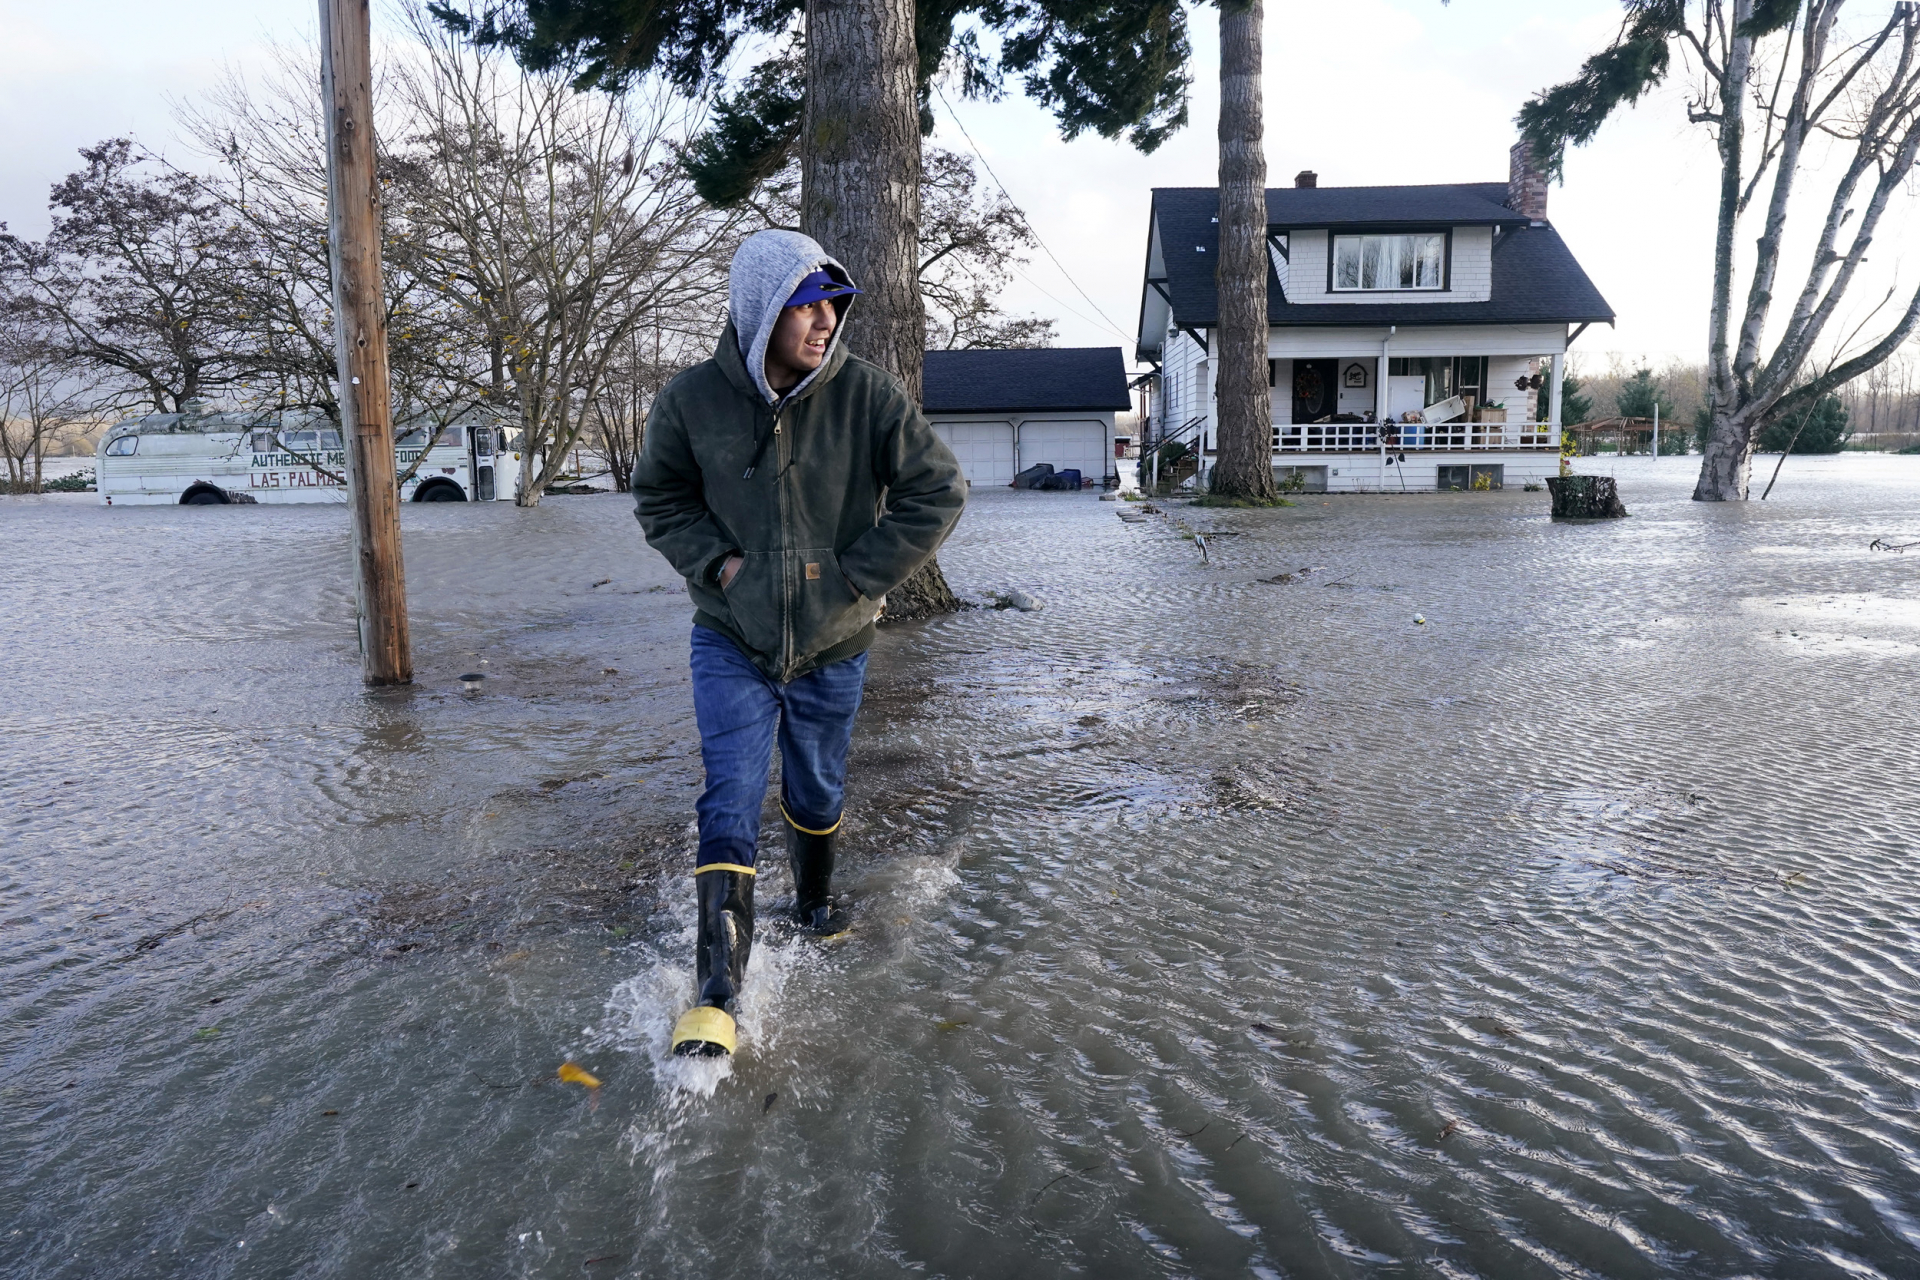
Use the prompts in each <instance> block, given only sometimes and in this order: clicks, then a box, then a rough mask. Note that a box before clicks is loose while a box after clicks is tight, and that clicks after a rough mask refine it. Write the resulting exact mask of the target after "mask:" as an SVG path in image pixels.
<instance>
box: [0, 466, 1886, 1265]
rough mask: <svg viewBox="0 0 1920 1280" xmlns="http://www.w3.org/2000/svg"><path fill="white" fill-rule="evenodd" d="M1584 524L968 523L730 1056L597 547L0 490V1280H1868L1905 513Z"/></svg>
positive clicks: (1836, 490) (1650, 471) (614, 518)
mask: <svg viewBox="0 0 1920 1280" xmlns="http://www.w3.org/2000/svg"><path fill="white" fill-rule="evenodd" d="M1695 461H1697V460H1695ZM1600 469H1605V464H1601V468H1600ZM1615 469H1616V470H1617V473H1618V475H1619V476H1620V479H1621V485H1622V491H1623V494H1624V496H1625V499H1626V501H1627V504H1628V506H1629V508H1630V509H1631V510H1632V511H1633V518H1632V519H1630V520H1627V521H1622V522H1615V523H1609V524H1597V525H1577V526H1576V525H1566V524H1559V525H1556V524H1553V523H1551V522H1550V521H1548V520H1547V519H1546V517H1545V495H1544V494H1526V493H1519V492H1506V493H1495V494H1444V495H1425V496H1421V495H1415V496H1392V497H1386V496H1364V497H1340V498H1330V499H1326V500H1324V501H1323V500H1321V499H1318V498H1306V499H1303V500H1302V501H1301V505H1299V506H1297V507H1294V508H1292V509H1288V510H1283V511H1277V512H1241V511H1218V510H1200V509H1194V508H1186V507H1180V506H1174V507H1172V508H1171V509H1170V511H1169V512H1168V513H1167V514H1166V515H1164V516H1154V517H1149V518H1147V519H1146V520H1144V521H1140V522H1138V523H1129V522H1123V521H1122V520H1119V519H1116V518H1115V517H1116V504H1113V503H1104V502H1099V501H1097V500H1095V498H1094V497H1093V495H1060V494H1016V493H1007V492H998V491H996V492H985V493H981V494H978V495H976V499H975V501H974V503H973V505H972V507H971V508H970V510H969V512H968V514H967V516H966V518H965V520H964V521H963V522H962V524H961V527H960V530H959V531H958V533H956V535H955V537H954V539H953V541H952V542H951V543H950V544H949V546H948V548H947V550H946V551H945V552H944V553H943V556H942V560H943V563H944V565H945V566H946V569H947V572H948V574H949V576H950V577H951V579H952V580H953V581H954V584H955V586H956V587H957V588H958V589H959V590H960V591H961V592H962V593H963V594H970V595H972V596H974V597H976V598H980V597H984V596H985V595H986V594H987V593H988V592H990V591H994V590H1001V589H1009V588H1019V589H1022V590H1025V591H1028V592H1030V593H1031V594H1033V595H1034V596H1036V597H1038V598H1040V599H1041V600H1042V601H1044V602H1045V605H1046V607H1045V608H1044V609H1043V610H1042V611H1040V612H1036V613H1018V612H1012V611H996V610H991V609H977V610H973V611H969V612H966V613H962V614H959V615H956V616H952V617H948V618H943V619H939V620H936V621H933V622H930V623H925V624H915V625H908V626H901V627H894V628H890V629H888V630H886V631H885V632H884V633H883V635H882V638H881V640H880V642H879V644H878V646H877V647H876V649H875V654H874V660H873V666H872V676H871V680H870V683H869V692H868V701H867V706H866V708H865V710H864V711H863V713H862V718H861V722H860V727H859V730H858V733H857V735H856V740H855V762H854V776H853V786H852V796H851V800H850V804H849V810H848V825H847V833H846V839H845V849H846V853H845V856H844V866H845V867H846V873H845V880H846V884H847V886H848V887H849V888H850V889H851V891H852V892H853V893H854V894H855V895H856V897H857V900H858V901H857V906H858V910H859V919H860V921H861V925H860V928H859V930H858V931H857V932H856V934H855V935H854V936H853V937H852V938H851V939H849V940H847V941H846V942H844V943H841V944H837V945H833V946H828V947H819V946H815V945H805V944H800V943H795V942H792V941H790V940H782V939H779V938H777V937H772V938H770V939H769V940H768V941H767V942H765V943H763V945H761V946H760V947H759V948H758V949H757V950H756V953H755V963H754V971H753V973H752V974H751V975H750V982H749V1007H748V1008H747V1009H746V1010H745V1011H744V1016H743V1019H742V1030H743V1051H742V1053H741V1055H740V1057H739V1058H738V1060H737V1061H736V1062H734V1063H733V1064H731V1066H730V1067H728V1066H726V1065H715V1064H710V1063H698V1064H687V1063H683V1062H679V1061H675V1060H671V1059H668V1058H666V1057H664V1056H663V1055H664V1042H665V1037H666V1032H667V1028H668V1026H669V1023H670V1021H671V1018H672V1016H673V1014H674V1013H675V1012H677V1010H678V1008H679V1006H680V1004H681V1003H682V1002H683V1001H684V1000H685V998H686V996H687V993H688V991H689V989H690V985H691V955H690V950H691V946H690V944H691V929H692V915H691V903H690V900H689V899H690V884H689V881H688V878H687V875H686V873H687V871H688V869H689V867H690V863H691V849H692V840H691V834H690V831H689V827H688V824H689V820H690V818H691V813H692V802H693V798H694V795H695V793H696V789H697V786H698V782H699V768H698V760H697V754H696V748H697V742H696V738H695V736H694V734H693V731H692V727H691V723H690V720H691V717H690V714H689V711H688V694H687V685H686V676H685V649H686V639H687V621H688V608H687V603H686V598H685V596H684V594H683V593H682V592H681V590H680V588H679V586H678V583H677V581H676V580H675V579H674V578H673V577H672V575H671V573H670V572H669V571H668V570H667V569H666V568H665V566H664V564H663V563H662V562H661V561H659V560H658V558H657V557H655V556H654V555H653V554H652V553H651V552H650V551H648V550H647V549H646V548H645V546H644V544H643V543H642V542H641V540H640V537H639V533H638V530H637V528H636V527H635V525H634V523H633V521H632V518H631V515H630V514H629V509H628V507H627V504H626V502H625V500H624V499H622V498H619V497H613V496H609V497H605V498H572V499H552V500H550V501H549V502H548V503H547V505H545V506H543V507H541V508H540V509H538V510H536V511H516V510H514V509H512V508H511V507H509V506H507V505H505V504H495V505H485V506H471V507H468V506H451V505H435V506H418V507H411V506H410V507H408V508H406V509H405V511H404V514H403V524H404V526H405V537H406V555H407V569H408V579H409V586H410V590H411V594H412V600H413V608H414V627H415V631H414V635H415V645H416V652H417V659H418V663H419V673H418V681H417V683H416V684H415V685H414V686H413V687H412V688H410V689H405V690H396V691H385V692H372V693H370V692H366V691H363V690H362V689H361V688H360V687H359V685H358V683H357V675H358V673H357V665H356V661H355V655H354V652H353V649H352V638H351V634H350V632H349V631H348V629H347V626H346V625H345V622H344V619H345V618H346V616H347V614H348V612H349V608H350V605H349V584H348V582H347V580H346V578H345V576H344V575H345V563H344V560H345V557H344V545H345V526H344V513H343V512H342V511H341V510H340V509H339V508H328V507H231V508H133V509H112V510H108V509H103V508H100V507H97V506H94V505H92V502H91V500H90V499H89V498H86V497H79V496H72V497H67V496H61V497H47V498H35V499H7V500H0V545H3V546H4V547H5V548H6V549H7V553H8V559H9V564H8V566H7V568H6V569H5V570H4V571H3V572H4V577H3V578H0V652H4V655H5V671H6V678H5V682H4V696H3V697H0V735H3V736H0V1273H4V1274H5V1275H7V1276H9V1277H22V1278H24V1277H155V1276H193V1277H206V1276H344V1277H360V1276H388V1275H392V1276H401V1275H404V1276H409V1277H420V1276H447V1277H451V1276H519V1275H524V1276H580V1275H585V1276H602V1277H611V1276H735V1275H738V1276H759V1275H770V1276H800V1275H826V1274H832V1275H845V1276H862V1277H864V1276H876V1277H878V1276H893V1275H899V1274H903V1273H916V1274H928V1275H941V1276H953V1277H963V1276H1014V1275H1018V1276H1023V1277H1025V1276H1035V1277H1045V1276H1066V1275H1089V1276H1099V1277H1124V1276H1160V1275H1167V1276H1183V1275H1193V1276H1214V1275H1240V1274H1252V1275H1261V1276H1282V1275H1283V1276H1322V1275H1324V1276H1363V1275H1399V1274H1408V1275H1413V1274H1433V1275H1441V1276H1468V1275H1478V1276H1487V1277H1524V1276H1550V1275H1594V1276H1658V1275H1685V1276H1727V1277H1735V1276H1752V1275H1765V1276H1791V1277H1811V1276H1835V1277H1839V1276H1847V1277H1859V1276H1875V1275H1881V1276H1889V1277H1891V1276H1900V1275H1913V1274H1916V1273H1917V1272H1920V1115H1917V1114H1916V1101H1917V1100H1920V1098H1917V1094H1920V980H1917V975H1916V953H1915V948H1914V943H1915V937H1916V916H1915V898H1916V891H1915V878H1914V873H1913V869H1912V864H1913V857H1914V851H1915V843H1916V827H1917V826H1920V822H1917V821H1916V817H1915V806H1914V795H1915V783H1914V781H1913V780H1914V778H1915V777H1916V776H1917V775H1920V768H1917V766H1920V759H1916V750H1915V743H1916V733H1915V728H1914V717H1913V703H1914V683H1913V678H1914V675H1915V673H1916V666H1917V665H1920V664H1917V663H1916V657H1917V656H1920V587H1917V585H1916V582H1915V578H1916V572H1920V551H1917V552H1915V553H1908V554H1906V555H1898V554H1887V553H1882V552H1870V551H1869V550H1868V549H1867V544H1868V543H1869V542H1870V541H1872V540H1873V539H1874V538H1875V537H1878V536H1887V537H1890V538H1892V539H1893V540H1895V541H1909V540H1915V539H1920V512H1916V509H1915V499H1916V498H1917V497H1920V459H1906V458H1895V459H1889V458H1877V457H1840V458H1835V459H1827V460H1802V459H1793V460H1791V461H1790V462H1789V463H1788V469H1787V475H1786V477H1785V479H1783V481H1782V483H1781V487H1780V488H1779V489H1778V490H1776V492H1775V496H1774V498H1773V499H1772V500H1771V501H1769V502H1767V503H1766V504H1764V505H1762V504H1760V503H1757V502H1756V503H1751V504H1747V505H1744V506H1734V505H1727V506H1708V505H1700V504H1694V503H1691V502H1689V501H1687V494H1688V492H1689V490H1690V487H1691V484H1692V478H1693V466H1692V465H1691V464H1690V463H1689V461H1688V460H1685V459H1673V460H1664V461H1662V462H1660V463H1657V464H1655V463H1651V462H1648V461H1645V460H1630V461H1623V462H1621V463H1619V464H1617V467H1616V468H1615ZM1192 530H1200V531H1202V532H1203V534H1204V533H1205V532H1206V531H1210V530H1211V531H1215V535H1216V536H1210V537H1207V538H1206V540H1205V544H1206V557H1205V558H1204V559H1203V557H1202V554H1201V550H1200V545H1199V544H1197V543H1196V542H1195V541H1193V540H1191V539H1189V538H1186V537H1183V536H1182V534H1183V531H1192ZM1302 570H1311V572H1306V573H1302V572H1300V571H1302ZM1416 614H1418V615H1421V616H1422V617H1423V618H1424V619H1425V622H1424V624H1418V625H1416V623H1415V622H1414V617H1415V615H1416ZM469 671H480V672H484V673H485V674H486V676H487V679H486V680H485V681H484V682H483V683H482V686H481V692H479V693H477V694H467V693H463V692H462V690H461V686H460V684H459V682H458V679H457V677H458V676H459V675H460V674H461V673H463V672H469ZM773 829H774V828H773V826H772V825H771V824H769V830H773ZM762 856H763V859H765V860H766V861H767V862H769V863H771V864H783V862H784V859H783V858H782V857H781V856H780V850H779V843H778V840H777V838H775V839H773V840H771V841H770V842H769V846H768V847H767V848H765V849H763V854H762ZM764 878H765V880H766V881H767V883H766V884H765V885H763V886H762V890H761V897H762V900H763V902H765V901H768V900H773V899H777V898H778V897H779V896H780V894H781V892H782V890H783V887H784V881H785V874H784V871H783V870H770V871H769V874H768V875H767V876H766V877H764ZM569 1060H571V1061H576V1062H578V1063H580V1064H581V1065H583V1066H584V1067H586V1068H587V1069H589V1070H590V1071H592V1072H593V1073H595V1074H596V1075H598V1076H599V1077H600V1079H601V1080H602V1081H603V1082H604V1085H603V1087H602V1088H600V1089H598V1090H595V1091H592V1092H589V1091H587V1090H584V1089H581V1088H579V1087H576V1086H573V1085H569V1084H563V1083H561V1082H559V1081H558V1080H556V1079H555V1078H554V1072H555V1069H556V1068H557V1067H558V1066H559V1065H560V1064H561V1063H562V1062H563V1061H569Z"/></svg>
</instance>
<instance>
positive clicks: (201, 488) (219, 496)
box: [180, 484, 227, 507]
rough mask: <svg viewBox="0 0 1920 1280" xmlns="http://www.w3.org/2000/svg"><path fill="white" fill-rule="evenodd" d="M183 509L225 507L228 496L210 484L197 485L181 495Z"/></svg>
mask: <svg viewBox="0 0 1920 1280" xmlns="http://www.w3.org/2000/svg"><path fill="white" fill-rule="evenodd" d="M180 505H181V506H183V507H224V506H226V505H227V495H226V494H224V493H222V492H220V490H218V489H216V488H214V487H213V486H212V485H210V484H197V485H194V486H193V487H192V488H191V489H188V490H187V491H186V492H185V493H183V494H181V495H180Z"/></svg>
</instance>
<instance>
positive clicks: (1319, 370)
mask: <svg viewBox="0 0 1920 1280" xmlns="http://www.w3.org/2000/svg"><path fill="white" fill-rule="evenodd" d="M1339 367H1340V362H1339V361H1338V360H1295V361H1294V362H1293V420H1294V422H1295V423H1303V422H1318V421H1320V419H1322V418H1325V417H1328V416H1329V415H1331V414H1332V413H1333V412H1334V406H1335V405H1336V404H1338V403H1339V395H1340V389H1339V384H1338V383H1337V382H1336V381H1335V379H1336V378H1337V377H1339Z"/></svg>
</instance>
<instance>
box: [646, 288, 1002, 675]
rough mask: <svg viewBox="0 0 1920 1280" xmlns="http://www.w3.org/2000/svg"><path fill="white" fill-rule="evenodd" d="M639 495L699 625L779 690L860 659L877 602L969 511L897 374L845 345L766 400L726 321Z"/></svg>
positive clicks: (670, 392)
mask: <svg viewBox="0 0 1920 1280" xmlns="http://www.w3.org/2000/svg"><path fill="white" fill-rule="evenodd" d="M835 336H836V337H838V336H839V335H837V334H836V335H835ZM630 488H631V490H632V493H633V497H634V514H635V515H636V516H637V517H638V518H639V520H640V527H641V528H642V529H643V530H645V532H646V536H647V542H648V543H649V544H650V545H651V546H652V547H653V548H654V549H655V550H657V551H658V552H660V554H661V555H663V556H665V557H666V558H667V561H668V562H669V563H670V564H672V565H673V567H674V568H675V569H676V570H678V571H679V573H680V574H681V576H682V577H684V578H686V580H687V591H688V593H689V594H690V595H692V597H693V603H694V609H695V613H694V617H693V620H694V622H695V623H696V624H697V625H699V626H703V627H710V628H712V629H713V630H715V631H718V632H720V633H721V634H722V635H725V636H726V637H728V638H729V639H731V640H732V641H733V642H734V644H736V645H737V646H739V648H740V650H741V652H742V653H744V654H746V656H747V657H749V658H750V659H752V661H753V664H754V665H755V666H756V667H758V668H759V669H760V670H761V671H763V672H765V673H766V674H767V675H768V676H769V677H771V678H772V679H774V680H778V681H781V682H783V683H784V682H786V681H789V680H792V679H794V678H795V677H797V676H801V675H805V674H806V673H807V672H809V671H812V670H814V669H815V668H817V667H822V666H825V665H827V664H828V663H830V662H838V661H840V660H841V659H843V658H850V657H852V656H853V655H855V654H857V653H861V652H863V651H865V650H866V648H867V647H868V646H869V645H871V644H872V643H873V623H874V618H875V617H876V615H878V613H879V611H880V607H881V604H882V598H883V597H884V596H885V595H886V594H887V592H889V591H892V590H893V589H894V588H896V587H898V586H899V585H900V584H901V583H903V582H905V581H906V580H907V579H908V578H910V577H912V576H913V574H914V572H915V571H916V570H918V569H919V568H920V566H921V565H923V564H925V563H926V562H927V561H928V560H929V559H931V558H932V556H933V553H934V552H935V551H937V550H938V549H939V547H940V544H941V543H942V542H943V541H945V540H946V537H947V534H948V533H950V532H951V531H952V529H953V526H954V522H955V521H957V520H958V519H959V518H960V509H961V507H962V506H963V505H964V504H965V502H966V481H965V480H964V479H962V477H961V475H960V467H959V464H958V463H956V462H955V461H954V458H953V454H952V453H951V452H949V451H948V449H947V446H946V445H945V444H944V443H942V441H941V440H940V437H939V436H937V435H935V434H934V431H933V428H932V427H930V426H928V425H927V420H926V419H925V418H923V417H922V416H921V415H920V411H919V410H918V409H917V408H915V407H914V404H913V401H912V400H911V399H910V398H909V397H908V395H907V390H906V388H905V387H904V386H903V385H902V384H901V383H900V381H899V379H897V378H895V377H894V376H893V375H892V374H889V373H887V372H886V371H885V370H884V369H881V368H880V367H879V366H877V365H872V364H869V363H867V362H866V361H865V360H860V359H857V358H854V357H851V356H849V355H848V354H847V352H846V349H845V347H843V346H841V345H840V344H839V343H838V342H835V343H834V344H833V347H832V350H831V352H830V354H829V355H828V357H827V359H826V362H825V363H824V364H823V365H822V366H821V368H820V369H819V371H818V372H816V373H815V374H813V375H812V376H811V377H809V378H808V379H807V380H806V381H805V382H803V383H802V384H801V385H800V386H799V387H797V388H795V389H794V390H793V391H792V392H791V393H789V394H788V395H787V396H785V397H784V398H783V399H781V400H780V401H779V402H778V403H777V404H769V403H768V402H767V400H766V397H765V396H764V395H763V394H762V393H761V392H760V391H759V390H758V388H757V387H756V386H755V384H754V380H753V379H752V378H750V377H749V376H748V374H747V368H746V362H745V360H743V359H742V358H741V355H740V344H739V341H738V340H737V338H736V337H735V335H734V329H733V326H732V325H731V324H729V325H728V326H727V329H726V332H725V333H723V334H721V336H720V343H719V346H718V348H717V349H716V350H715V351H714V354H713V358H712V359H710V360H704V361H702V362H701V363H699V364H697V365H695V366H694V367H693V368H691V369H689V370H687V371H686V372H685V373H683V374H681V375H680V376H679V377H677V378H675V379H674V380H673V381H672V382H670V383H668V384H667V386H666V388H665V390H663V391H662V392H661V393H660V397H659V399H658V400H656V401H655V402H654V406H653V412H652V413H651V414H649V415H648V418H647V437H646V444H645V445H644V446H643V448H642V450H641V454H640V460H639V462H638V463H637V464H635V466H634V470H633V479H632V482H631V485H630ZM736 552H738V553H739V554H740V555H741V556H742V557H744V563H743V564H742V565H741V567H740V571H739V572H738V573H736V574H735V575H734V577H733V581H732V582H731V583H729V584H728V585H727V586H726V587H725V588H724V589H723V588H722V587H721V586H720V583H719V572H720V567H721V565H722V564H724V563H725V561H726V559H727V557H729V556H731V555H733V554H734V553H736Z"/></svg>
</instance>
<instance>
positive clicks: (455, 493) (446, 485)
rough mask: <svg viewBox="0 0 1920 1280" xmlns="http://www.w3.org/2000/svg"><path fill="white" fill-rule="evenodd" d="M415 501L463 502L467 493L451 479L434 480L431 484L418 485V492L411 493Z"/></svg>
mask: <svg viewBox="0 0 1920 1280" xmlns="http://www.w3.org/2000/svg"><path fill="white" fill-rule="evenodd" d="M413 500H414V501H415V502H465V501H466V500H467V495H466V494H465V493H463V492H461V489H460V486H459V485H457V484H455V483H454V482H453V481H451V480H436V481H434V482H433V483H432V484H426V485H422V486H420V492H418V493H416V494H414V495H413Z"/></svg>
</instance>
